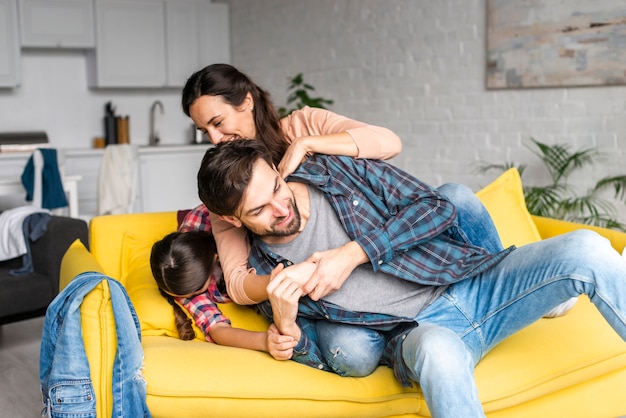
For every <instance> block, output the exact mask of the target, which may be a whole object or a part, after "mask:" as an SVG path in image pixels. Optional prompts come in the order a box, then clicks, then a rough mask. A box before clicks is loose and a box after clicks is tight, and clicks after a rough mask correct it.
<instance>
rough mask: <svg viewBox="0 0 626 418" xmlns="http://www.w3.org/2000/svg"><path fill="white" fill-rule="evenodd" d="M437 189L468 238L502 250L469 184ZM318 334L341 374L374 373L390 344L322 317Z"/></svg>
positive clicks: (363, 330)
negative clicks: (445, 198) (453, 206)
mask: <svg viewBox="0 0 626 418" xmlns="http://www.w3.org/2000/svg"><path fill="white" fill-rule="evenodd" d="M437 190H438V191H439V192H440V193H441V194H443V195H444V196H445V197H447V198H448V200H450V201H451V202H452V203H453V204H454V205H455V207H456V209H457V218H458V223H459V226H460V230H461V234H462V235H464V238H465V239H466V240H467V242H471V243H472V244H474V245H477V246H479V247H483V248H486V249H487V250H489V251H490V252H493V253H495V252H498V251H500V250H502V243H501V242H500V237H499V235H498V232H497V231H496V227H495V225H494V224H493V221H492V220H491V216H490V215H489V213H488V212H487V210H486V209H485V207H484V206H483V204H482V203H481V201H480V200H479V199H478V198H477V197H476V195H475V194H474V192H473V191H472V190H471V189H470V188H469V187H467V186H464V185H462V184H456V183H447V184H444V185H442V186H440V187H439V188H438V189H437ZM317 335H318V338H319V344H320V347H321V349H322V351H323V353H324V356H325V358H326V362H327V364H328V365H329V366H330V367H331V368H332V369H333V371H334V372H335V373H337V374H338V375H340V376H354V377H361V376H367V375H369V374H371V373H372V372H373V371H374V370H376V368H377V367H378V365H379V361H380V358H381V356H382V353H383V350H384V348H385V345H386V344H387V341H386V339H385V337H384V336H383V335H382V334H381V333H379V332H378V331H375V330H372V329H369V328H364V327H360V326H353V325H345V324H334V323H330V322H327V321H318V323H317Z"/></svg>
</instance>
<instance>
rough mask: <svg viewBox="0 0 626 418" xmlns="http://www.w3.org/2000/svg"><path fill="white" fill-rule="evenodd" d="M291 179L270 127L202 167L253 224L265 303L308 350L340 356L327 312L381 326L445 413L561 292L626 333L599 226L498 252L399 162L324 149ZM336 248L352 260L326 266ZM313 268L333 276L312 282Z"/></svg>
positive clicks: (619, 270)
mask: <svg viewBox="0 0 626 418" xmlns="http://www.w3.org/2000/svg"><path fill="white" fill-rule="evenodd" d="M288 180H289V183H286V182H285V181H284V180H283V179H282V178H281V177H280V175H279V174H278V172H277V171H276V169H275V168H274V167H273V166H272V163H271V159H270V158H269V156H268V155H267V151H266V150H265V149H264V148H263V145H262V144H261V143H260V141H245V140H244V141H233V142H230V143H225V144H220V145H218V146H216V147H215V148H212V149H209V150H208V151H207V153H206V154H205V157H204V159H203V161H202V164H201V168H200V170H199V172H198V187H199V195H200V198H201V200H202V201H203V203H204V204H205V205H206V206H207V208H209V210H210V211H211V212H213V213H215V214H218V215H220V216H221V217H222V218H223V219H224V220H226V221H228V222H231V223H232V224H233V225H235V226H241V225H243V226H245V227H246V228H248V230H249V231H251V232H252V233H253V238H252V240H253V243H252V251H251V253H250V264H251V266H252V267H254V268H256V269H257V271H259V272H260V273H261V274H269V273H272V280H271V282H270V284H269V285H268V287H267V291H268V294H269V297H270V302H271V303H272V306H273V308H274V311H273V312H271V310H270V307H269V306H270V305H269V303H267V302H266V303H263V304H261V305H260V307H261V308H262V309H263V311H264V313H265V314H266V316H268V319H271V318H272V316H273V321H274V323H275V324H276V326H277V328H278V331H279V332H280V333H281V334H284V335H289V336H292V337H293V338H295V339H296V340H297V341H298V345H297V346H296V347H295V348H294V350H293V359H294V360H296V361H299V362H302V363H305V364H308V365H310V366H313V367H316V368H319V369H323V370H329V367H328V365H327V359H325V357H324V355H323V353H321V352H320V350H319V347H320V345H321V341H322V340H323V339H324V338H325V337H324V335H323V334H324V333H325V331H324V330H323V329H322V330H321V331H320V327H319V325H320V324H332V323H341V324H350V325H353V326H361V327H368V328H372V329H377V330H381V331H383V332H385V333H386V336H387V340H386V345H385V347H384V355H383V357H382V359H381V362H382V363H383V364H386V365H388V366H390V367H393V369H394V373H395V375H396V377H397V378H398V379H399V380H400V381H401V382H402V383H404V384H410V381H416V382H419V383H420V386H421V389H422V391H423V393H424V396H425V399H426V402H427V404H428V406H429V409H430V411H431V413H432V414H433V416H438V417H459V416H464V417H474V416H484V412H483V410H482V406H481V403H480V399H479V397H478V393H477V389H476V385H475V382H474V373H473V371H474V365H475V364H476V363H477V362H478V361H479V360H480V359H481V358H482V357H483V356H484V355H485V354H486V353H487V352H488V351H489V350H490V349H492V348H493V347H494V346H495V345H497V344H498V343H499V342H500V341H502V340H503V339H505V338H506V337H508V336H509V335H511V334H513V333H515V332H517V331H518V330H520V329H522V328H524V327H526V326H527V325H529V324H531V323H533V322H534V321H536V320H537V319H539V318H541V316H542V315H544V314H545V313H547V312H548V311H549V310H550V309H552V308H554V307H555V306H557V305H559V304H560V303H563V302H565V301H567V300H568V299H570V298H572V297H576V296H579V295H580V294H587V295H589V297H590V299H591V301H592V302H593V303H594V304H595V305H596V306H597V308H598V309H599V311H600V312H601V313H602V315H603V316H604V317H605V318H606V320H607V321H608V322H609V323H610V324H611V326H612V327H613V328H614V329H615V331H616V332H617V333H618V334H619V335H620V336H621V337H622V339H626V288H625V287H624V286H623V283H625V282H626V261H625V260H624V259H623V258H622V257H621V255H620V254H618V253H617V252H616V251H615V250H614V249H612V247H611V246H610V244H609V242H608V241H607V240H606V239H604V238H602V237H601V236H600V235H598V234H596V233H594V232H590V231H583V230H581V231H576V232H573V233H570V234H566V235H562V236H560V237H556V238H553V239H550V240H544V241H541V242H537V243H535V244H530V245H526V246H523V247H521V248H519V249H515V248H514V247H511V248H508V249H505V250H502V251H499V252H497V253H490V252H489V251H487V250H485V249H483V248H480V247H476V246H474V245H472V244H471V243H469V242H468V241H467V239H466V238H465V236H466V234H464V232H463V230H462V229H461V228H460V227H459V224H458V222H457V217H456V210H455V207H454V205H452V204H451V203H450V202H449V201H448V200H447V199H446V198H445V197H443V196H442V195H441V194H439V193H438V192H437V191H436V189H434V188H432V187H430V186H428V185H426V184H424V183H423V182H421V181H419V180H418V179H416V178H414V177H413V176H411V175H409V174H407V173H405V172H403V171H402V170H399V169H398V168H396V167H393V166H392V165H390V164H387V163H384V162H380V161H371V160H362V159H361V160H355V159H351V158H345V157H337V156H325V155H314V156H312V157H310V158H308V159H307V160H305V161H304V162H303V163H302V165H301V166H300V168H298V170H296V171H295V172H294V173H293V174H292V175H291V176H289V177H288ZM325 252H335V253H336V254H339V255H340V257H339V258H340V259H342V260H344V263H343V265H342V266H341V268H339V269H338V271H337V275H336V277H334V278H325V277H321V278H319V277H318V278H315V274H314V271H315V268H316V266H315V263H316V261H317V260H323V259H324V257H322V255H323V254H324V253H325ZM311 254H313V255H312V256H311ZM333 258H335V259H336V258H337V257H333ZM287 266H289V267H287ZM285 267H287V268H285ZM310 280H313V281H314V285H316V284H317V285H318V286H321V287H322V289H317V290H314V291H310V293H309V295H306V294H305V293H308V292H306V291H304V290H303V284H304V283H308V284H307V286H308V285H309V284H310ZM314 287H315V286H313V288H314ZM320 295H321V297H320ZM417 323H419V326H416V325H417ZM330 329H331V330H332V326H330ZM345 344H346V345H349V344H350V339H349V338H346V339H345ZM338 351H341V350H338ZM362 351H363V353H367V352H368V351H369V347H363V350H362ZM348 352H351V353H353V352H354V351H350V350H348Z"/></svg>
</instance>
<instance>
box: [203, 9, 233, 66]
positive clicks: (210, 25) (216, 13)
mask: <svg viewBox="0 0 626 418" xmlns="http://www.w3.org/2000/svg"><path fill="white" fill-rule="evenodd" d="M198 16H199V17H200V33H199V37H198V39H199V40H200V66H201V67H205V66H207V65H209V64H217V63H223V64H230V59H231V58H230V18H229V14H228V4H225V3H208V2H204V3H200V13H199V14H198Z"/></svg>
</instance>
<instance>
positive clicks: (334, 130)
mask: <svg viewBox="0 0 626 418" xmlns="http://www.w3.org/2000/svg"><path fill="white" fill-rule="evenodd" d="M281 127H282V129H283V132H284V133H285V136H286V137H287V138H288V139H289V140H290V141H291V142H292V146H290V147H289V149H288V150H287V152H286V153H285V157H283V160H282V161H281V163H280V165H279V171H280V173H281V175H282V176H287V175H288V174H290V173H292V172H293V171H294V170H295V169H296V168H297V167H298V165H299V164H300V163H301V161H302V159H303V158H305V157H306V155H307V154H309V153H317V154H332V155H347V156H351V157H358V158H370V159H388V158H392V157H394V156H396V155H397V154H398V153H399V152H400V151H401V150H402V143H401V141H400V138H399V137H398V136H397V135H396V134H395V133H393V132H392V131H391V130H389V129H387V128H383V127H380V126H374V125H368V124H366V123H363V122H359V121H355V120H353V119H349V118H347V117H345V116H341V115H338V114H336V113H333V112H330V111H328V110H325V109H316V108H309V107H305V108H303V109H300V110H296V111H294V112H292V113H291V114H290V115H289V116H287V117H286V118H283V119H282V120H281ZM211 222H212V226H213V236H214V237H215V242H216V243H217V252H218V253H219V256H220V264H221V266H222V271H223V272H224V278H225V280H226V287H227V289H228V295H229V296H230V297H231V298H232V300H233V301H234V302H236V303H238V304H240V305H252V304H255V303H259V302H262V301H264V300H267V292H266V286H267V284H268V283H269V276H258V275H257V274H256V272H255V270H254V269H249V268H248V257H249V255H250V246H249V244H248V240H247V234H246V231H245V229H243V228H237V227H235V226H234V225H232V224H229V223H228V222H226V221H223V220H221V219H219V217H218V216H215V215H213V214H212V216H211Z"/></svg>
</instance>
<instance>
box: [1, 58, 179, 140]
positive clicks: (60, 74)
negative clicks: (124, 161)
mask: <svg viewBox="0 0 626 418" xmlns="http://www.w3.org/2000/svg"><path fill="white" fill-rule="evenodd" d="M154 100H161V102H162V103H163V106H164V110H165V111H164V113H163V115H161V114H159V113H158V112H157V115H156V126H157V130H158V131H159V133H160V136H161V140H162V143H164V144H168V143H170V144H182V143H185V142H189V141H191V134H190V126H191V120H190V119H189V118H187V117H186V116H185V115H184V114H183V112H182V110H181V106H180V89H168V90H163V89H152V90H150V89H144V90H130V91H128V90H122V89H117V90H110V89H109V90H93V89H89V88H88V87H87V64H86V55H85V53H84V52H83V51H71V50H23V51H22V83H21V86H20V87H18V88H15V89H0V132H13V131H29V130H44V131H46V132H47V133H48V137H49V139H50V142H51V144H52V145H53V146H55V147H57V148H90V147H91V146H92V141H93V138H94V137H96V136H104V128H103V125H102V117H103V115H104V104H105V103H106V102H107V101H112V102H113V104H114V105H115V106H116V108H117V113H118V114H120V115H129V116H130V141H131V143H135V144H137V145H147V144H148V137H149V109H150V105H151V104H152V102H153V101H154Z"/></svg>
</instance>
